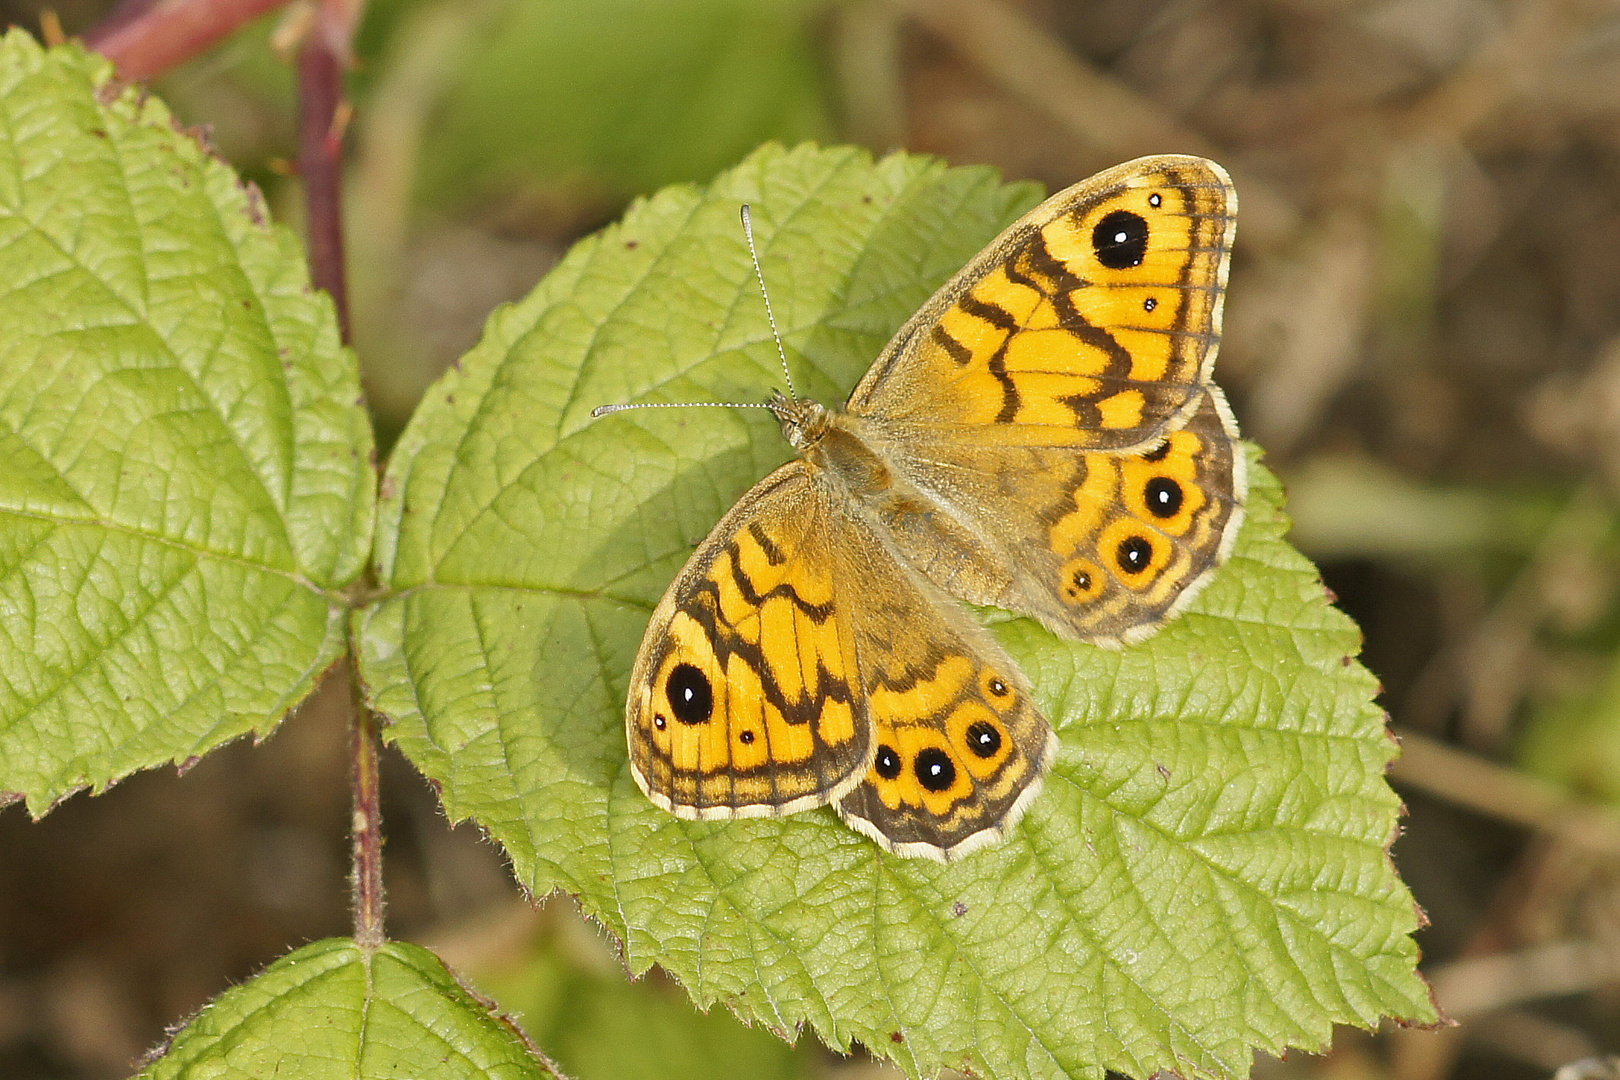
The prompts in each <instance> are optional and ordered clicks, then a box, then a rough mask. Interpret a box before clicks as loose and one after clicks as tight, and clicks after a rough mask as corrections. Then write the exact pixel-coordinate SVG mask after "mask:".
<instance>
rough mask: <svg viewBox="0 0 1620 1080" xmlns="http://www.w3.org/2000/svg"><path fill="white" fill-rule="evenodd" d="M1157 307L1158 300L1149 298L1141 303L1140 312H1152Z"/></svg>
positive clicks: (1152, 297) (1153, 297) (1154, 297)
mask: <svg viewBox="0 0 1620 1080" xmlns="http://www.w3.org/2000/svg"><path fill="white" fill-rule="evenodd" d="M1158 306H1159V298H1158V297H1156V296H1150V297H1148V298H1147V299H1146V300H1144V301H1142V310H1143V311H1152V310H1153V309H1154V308H1156V307H1158Z"/></svg>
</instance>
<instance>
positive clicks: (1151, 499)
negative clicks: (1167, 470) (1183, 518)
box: [1146, 476, 1185, 518]
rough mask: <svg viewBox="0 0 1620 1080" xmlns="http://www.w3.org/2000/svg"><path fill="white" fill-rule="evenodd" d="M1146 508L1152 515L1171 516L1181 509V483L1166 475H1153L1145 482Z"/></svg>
mask: <svg viewBox="0 0 1620 1080" xmlns="http://www.w3.org/2000/svg"><path fill="white" fill-rule="evenodd" d="M1146 496H1147V508H1148V512H1149V513H1151V514H1152V515H1153V516H1154V517H1161V518H1172V517H1175V516H1176V513H1177V511H1179V510H1180V509H1181V504H1182V502H1183V501H1185V500H1184V499H1183V496H1182V492H1181V485H1180V484H1178V483H1176V482H1175V481H1174V480H1172V479H1170V478H1169V477H1168V476H1155V477H1154V478H1153V479H1151V480H1149V481H1148V482H1147V491H1146Z"/></svg>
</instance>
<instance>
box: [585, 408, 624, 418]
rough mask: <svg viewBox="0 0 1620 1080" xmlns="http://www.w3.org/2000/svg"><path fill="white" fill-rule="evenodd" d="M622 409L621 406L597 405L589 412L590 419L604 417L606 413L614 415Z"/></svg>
mask: <svg viewBox="0 0 1620 1080" xmlns="http://www.w3.org/2000/svg"><path fill="white" fill-rule="evenodd" d="M622 408H624V406H623V405H598V406H597V407H596V408H594V409H592V410H591V417H592V418H593V419H594V418H596V417H598V416H606V415H607V414H608V413H616V412H618V411H619V410H620V409H622Z"/></svg>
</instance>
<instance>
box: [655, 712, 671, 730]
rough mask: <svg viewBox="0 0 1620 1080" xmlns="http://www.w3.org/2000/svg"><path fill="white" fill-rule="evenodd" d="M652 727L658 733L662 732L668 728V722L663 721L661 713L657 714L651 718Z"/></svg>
mask: <svg viewBox="0 0 1620 1080" xmlns="http://www.w3.org/2000/svg"><path fill="white" fill-rule="evenodd" d="M653 727H655V728H657V729H658V730H659V731H663V730H664V729H665V728H667V727H669V721H668V720H665V719H664V714H663V713H658V714H656V715H655V716H654V717H653Z"/></svg>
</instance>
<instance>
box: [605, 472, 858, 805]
mask: <svg viewBox="0 0 1620 1080" xmlns="http://www.w3.org/2000/svg"><path fill="white" fill-rule="evenodd" d="M841 520H842V518H841V515H839V514H838V512H837V508H836V506H835V505H833V504H830V503H829V501H828V499H827V497H826V492H825V490H824V489H823V488H822V487H821V486H820V485H818V484H817V483H816V481H815V480H814V478H813V477H812V476H811V474H810V471H809V469H808V467H807V466H806V465H805V464H804V463H802V462H793V463H791V464H788V465H785V466H783V467H782V468H781V469H779V470H777V471H776V472H775V473H773V474H772V475H771V476H769V477H767V478H766V479H765V480H764V481H762V482H761V483H760V484H758V485H757V486H755V487H754V488H753V490H751V491H750V492H749V493H748V494H747V495H745V496H744V497H743V499H742V500H741V501H740V502H739V503H738V504H737V505H736V506H735V507H733V508H732V510H731V512H730V513H729V514H727V515H726V517H725V518H724V519H722V520H721V522H720V524H718V525H717V526H715V528H714V531H713V532H711V533H710V534H709V537H708V538H707V539H706V540H705V541H704V542H703V544H702V545H701V546H700V547H699V548H698V550H697V551H696V552H694V553H693V555H692V558H691V559H690V560H689V561H688V562H687V565H686V567H685V569H683V570H682V571H681V575H680V577H679V578H677V579H676V581H675V583H674V584H673V585H672V586H671V587H670V589H669V591H668V592H667V593H666V594H665V596H664V599H663V601H662V602H661V603H660V604H659V606H658V609H657V610H656V611H655V612H654V613H653V617H652V621H651V622H650V623H649V625H648V628H647V634H646V637H645V639H644V641H643V645H642V650H641V653H640V654H639V655H638V656H637V659H636V667H635V670H634V671H633V672H632V674H631V682H630V696H629V702H628V705H627V708H626V712H625V725H626V730H627V734H628V738H629V745H630V763H631V767H632V771H633V772H634V774H635V777H636V780H637V782H638V783H639V784H640V785H641V787H642V790H644V791H645V792H646V793H647V794H648V796H649V797H651V798H652V800H653V801H654V802H656V803H658V805H660V806H662V807H664V808H665V809H668V810H671V811H673V812H674V813H676V814H678V815H680V816H682V817H688V818H719V817H750V816H759V815H765V814H786V813H792V812H794V811H796V810H803V809H808V808H809V807H812V806H821V805H824V804H826V803H828V802H830V801H832V800H833V799H836V798H838V797H839V796H841V795H842V794H844V793H845V792H847V791H848V790H849V789H850V788H851V787H853V786H854V785H855V784H856V783H857V782H858V781H859V779H860V776H861V774H862V773H863V772H864V771H865V767H866V764H867V762H868V761H869V760H870V757H871V723H870V721H869V720H868V718H867V716H866V712H865V702H864V700H863V698H862V696H861V695H860V694H859V693H857V692H856V690H855V688H856V687H857V686H858V685H859V684H858V680H857V678H856V652H855V640H854V637H853V635H852V633H851V631H850V628H849V624H848V621H847V608H848V606H849V604H850V603H851V602H852V597H851V594H850V593H849V590H848V587H847V585H846V583H844V582H840V581H838V580H836V577H835V574H834V567H835V566H836V565H837V563H838V561H839V559H840V558H841V557H842V556H841V554H840V551H841V548H842V546H845V543H846V541H845V537H844V532H843V530H842V529H841V528H840V522H841Z"/></svg>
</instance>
